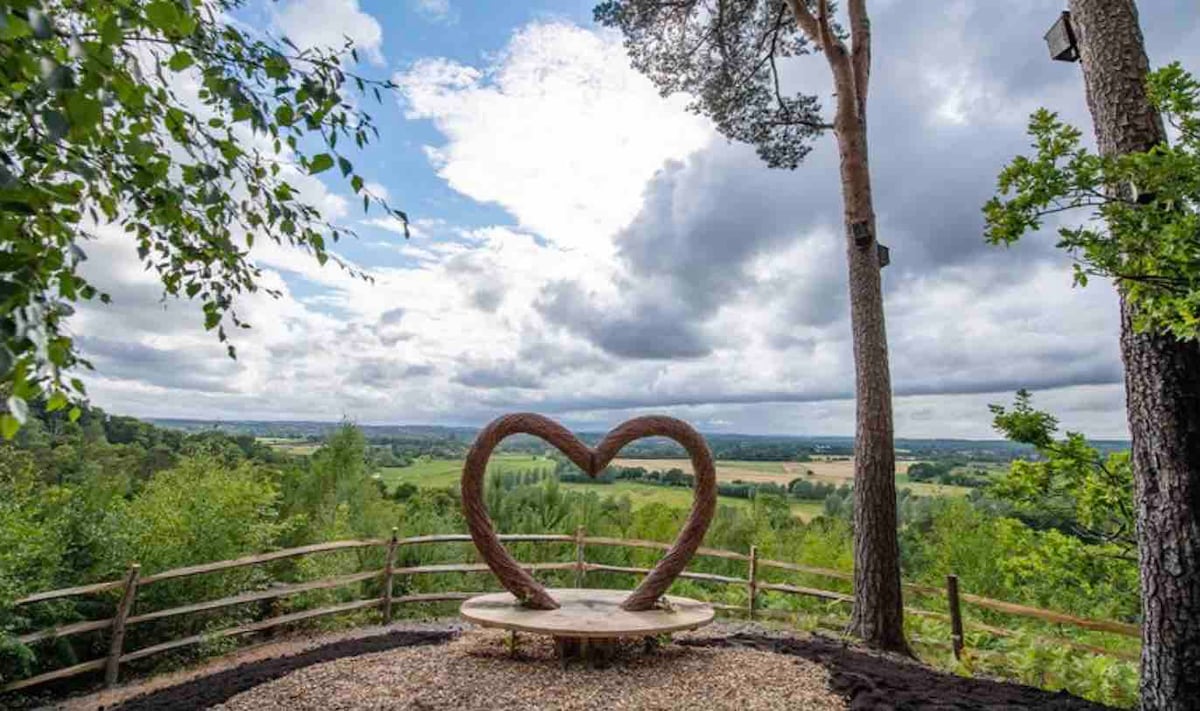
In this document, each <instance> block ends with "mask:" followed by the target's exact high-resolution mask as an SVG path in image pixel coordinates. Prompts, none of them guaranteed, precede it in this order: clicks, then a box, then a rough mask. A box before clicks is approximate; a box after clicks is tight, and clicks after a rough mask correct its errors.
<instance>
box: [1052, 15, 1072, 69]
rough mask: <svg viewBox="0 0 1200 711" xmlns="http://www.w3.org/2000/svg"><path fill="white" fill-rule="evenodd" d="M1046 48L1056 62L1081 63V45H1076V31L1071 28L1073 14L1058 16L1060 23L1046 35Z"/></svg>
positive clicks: (1055, 24) (1056, 23)
mask: <svg viewBox="0 0 1200 711" xmlns="http://www.w3.org/2000/svg"><path fill="white" fill-rule="evenodd" d="M1046 46H1047V47H1048V48H1049V49H1050V57H1051V58H1052V59H1054V60H1057V61H1059V62H1078V61H1079V45H1078V44H1076V43H1075V30H1074V28H1072V27H1071V13H1069V12H1063V13H1062V14H1061V15H1059V16H1058V21H1057V22H1055V23H1054V26H1053V27H1051V28H1050V31H1049V32H1047V33H1046Z"/></svg>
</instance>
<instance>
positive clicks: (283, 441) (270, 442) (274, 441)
mask: <svg viewBox="0 0 1200 711" xmlns="http://www.w3.org/2000/svg"><path fill="white" fill-rule="evenodd" d="M258 441H259V442H261V443H263V444H265V445H267V446H268V447H270V448H271V449H274V450H275V451H277V452H283V453H284V454H293V455H296V456H304V457H307V456H309V455H311V454H312V453H313V452H316V451H317V450H318V449H320V448H321V443H320V442H309V441H308V440H304V439H288V438H287V437H259V438H258Z"/></svg>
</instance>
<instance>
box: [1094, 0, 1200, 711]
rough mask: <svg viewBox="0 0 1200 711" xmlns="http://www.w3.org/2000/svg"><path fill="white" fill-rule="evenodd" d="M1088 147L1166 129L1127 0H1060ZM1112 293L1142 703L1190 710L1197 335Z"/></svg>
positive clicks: (1197, 618)
mask: <svg viewBox="0 0 1200 711" xmlns="http://www.w3.org/2000/svg"><path fill="white" fill-rule="evenodd" d="M1071 14H1072V21H1073V24H1074V29H1075V32H1076V35H1077V37H1078V39H1079V45H1080V59H1081V61H1082V64H1083V76H1084V82H1085V83H1086V85H1087V99H1088V107H1089V108H1090V110H1091V113H1092V120H1093V122H1094V123H1095V130H1096V139H1097V142H1098V144H1099V146H1100V151H1101V152H1102V153H1104V154H1106V155H1114V154H1122V153H1129V152H1140V151H1145V150H1148V149H1149V148H1150V147H1152V146H1154V145H1155V144H1158V143H1161V142H1162V141H1164V140H1165V138H1166V136H1165V133H1164V131H1163V125H1162V119H1161V117H1160V116H1159V115H1158V114H1157V113H1156V112H1155V111H1154V109H1153V107H1152V106H1151V105H1150V102H1149V101H1148V100H1147V97H1146V88H1145V81H1146V74H1147V72H1148V71H1149V60H1148V59H1147V58H1146V49H1145V45H1144V43H1143V40H1142V32H1141V29H1140V27H1139V26H1138V16H1137V8H1136V6H1135V5H1134V2H1133V0H1071ZM1134 314H1135V307H1134V306H1133V305H1132V304H1130V303H1128V302H1127V301H1126V299H1125V298H1124V295H1123V294H1122V298H1121V357H1122V359H1123V360H1124V362H1125V397H1126V401H1127V402H1126V407H1127V409H1128V416H1129V431H1130V434H1131V435H1132V437H1133V472H1134V496H1135V500H1136V506H1137V535H1138V553H1139V558H1140V563H1139V565H1140V575H1141V586H1142V591H1141V592H1142V676H1141V700H1142V708H1143V709H1147V710H1150V709H1153V710H1159V709H1171V710H1179V709H1200V344H1197V343H1196V342H1194V341H1193V342H1185V341H1180V340H1177V339H1176V338H1174V337H1172V336H1170V335H1168V334H1161V333H1136V332H1135V331H1134V330H1133V325H1132V324H1133V316H1134Z"/></svg>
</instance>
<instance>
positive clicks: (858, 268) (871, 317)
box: [837, 111, 908, 652]
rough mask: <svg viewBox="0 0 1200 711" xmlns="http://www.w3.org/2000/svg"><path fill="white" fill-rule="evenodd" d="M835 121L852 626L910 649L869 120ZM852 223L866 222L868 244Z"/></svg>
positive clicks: (875, 641) (871, 640)
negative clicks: (848, 357)
mask: <svg viewBox="0 0 1200 711" xmlns="http://www.w3.org/2000/svg"><path fill="white" fill-rule="evenodd" d="M841 113H842V112H840V111H839V119H838V121H837V126H838V128H837V131H838V150H839V153H840V156H841V175H842V199H843V203H844V208H843V209H844V217H845V223H846V257H847V261H848V264H849V270H850V324H851V330H852V333H853V341H854V370H855V378H854V385H855V429H854V611H853V613H852V615H851V622H850V631H851V633H852V634H854V635H856V636H858V637H860V638H862V639H863V640H864V641H866V642H867V643H868V644H870V645H871V646H874V647H878V648H880V649H889V650H894V651H902V652H907V651H908V645H907V643H906V642H905V641H904V598H903V596H902V594H901V591H900V544H899V539H898V534H897V531H896V451H895V447H894V443H893V425H892V380H891V372H890V369H889V366H888V349H887V331H886V329H885V327H884V317H883V289H882V283H881V278H880V277H881V275H880V271H879V269H880V268H879V253H878V250H877V246H876V245H877V242H876V240H875V238H874V235H875V211H874V207H873V205H872V201H871V176H870V171H869V167H868V162H867V139H866V120H865V117H861V118H860V116H859V114H858V112H857V111H854V112H853V113H854V115H853V116H848V117H845V119H843V117H842V116H840V114H841ZM855 225H859V226H860V227H859V229H862V227H865V228H866V231H867V233H868V234H869V235H870V236H871V237H870V240H869V242H867V244H865V245H864V244H861V241H862V240H861V238H858V239H856V237H857V236H856V234H855V227H854V226H855Z"/></svg>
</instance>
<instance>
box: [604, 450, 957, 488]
mask: <svg viewBox="0 0 1200 711" xmlns="http://www.w3.org/2000/svg"><path fill="white" fill-rule="evenodd" d="M613 464H615V465H617V466H623V467H644V468H646V469H649V470H652V471H654V470H657V471H666V470H668V469H682V470H683V471H685V472H691V471H692V464H691V462H690V461H688V460H686V459H615V460H613ZM913 464H916V462H914V461H900V462H896V486H897V487H899V488H902V489H911V490H912V492H913V493H914V494H917V495H920V496H966V495H967V492H969V491H970V489H969V488H967V487H965V486H944V485H941V484H928V483H924V482H915V481H910V480H909V478H908V473H907V472H908V468H909V467H910V466H912V465H913ZM806 472H811V475H810V474H806ZM797 477H805V478H807V479H809V480H810V481H813V482H824V483H827V484H835V485H838V486H840V485H842V484H849V483H851V482H853V481H854V460H852V459H844V458H843V459H828V460H826V459H822V460H816V461H811V462H747V461H734V460H722V461H719V462H717V480H718V481H735V480H740V481H750V482H770V483H773V484H782V485H786V484H787V483H788V482H789V481H791V480H792V479H795V478H797Z"/></svg>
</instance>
